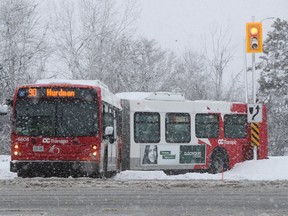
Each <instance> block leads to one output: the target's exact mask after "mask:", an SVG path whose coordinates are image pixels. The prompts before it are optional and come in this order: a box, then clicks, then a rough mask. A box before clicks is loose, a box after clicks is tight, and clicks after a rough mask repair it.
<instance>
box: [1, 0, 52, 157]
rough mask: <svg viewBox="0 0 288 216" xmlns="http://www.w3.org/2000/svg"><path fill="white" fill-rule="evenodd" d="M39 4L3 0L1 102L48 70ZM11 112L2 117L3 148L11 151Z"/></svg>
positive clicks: (27, 0) (23, 0)
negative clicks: (46, 67) (16, 89)
mask: <svg viewBox="0 0 288 216" xmlns="http://www.w3.org/2000/svg"><path fill="white" fill-rule="evenodd" d="M37 10H38V5H37V4H36V3H34V2H33V1H29V0H3V1H1V2H0V103H3V102H4V100H5V98H10V97H12V94H13V92H14V90H15V88H16V87H17V86H18V85H21V84H27V83H31V82H34V81H35V80H37V79H38V78H41V77H42V76H43V75H44V72H45V66H46V61H47V58H48V57H49V49H48V46H47V43H46V41H45V40H46V31H47V26H43V25H41V24H40V20H39V19H40V17H39V14H38V11H37ZM9 123H10V120H9V116H5V117H1V128H0V137H1V138H0V142H1V143H2V145H1V148H0V151H1V152H4V153H8V152H9V151H10V145H9V131H10V124H9Z"/></svg>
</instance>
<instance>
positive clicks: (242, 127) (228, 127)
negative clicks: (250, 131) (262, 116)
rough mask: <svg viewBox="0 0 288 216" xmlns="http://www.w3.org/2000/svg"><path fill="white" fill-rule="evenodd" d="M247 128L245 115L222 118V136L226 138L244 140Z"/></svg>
mask: <svg viewBox="0 0 288 216" xmlns="http://www.w3.org/2000/svg"><path fill="white" fill-rule="evenodd" d="M247 126H248V123H247V115H243V114H234V115H225V116H224V136H225V137H226V138H246V137H247Z"/></svg>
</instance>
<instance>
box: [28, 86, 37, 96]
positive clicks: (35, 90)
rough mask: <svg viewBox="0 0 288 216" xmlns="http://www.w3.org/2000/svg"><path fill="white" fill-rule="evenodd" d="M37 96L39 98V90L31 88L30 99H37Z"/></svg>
mask: <svg viewBox="0 0 288 216" xmlns="http://www.w3.org/2000/svg"><path fill="white" fill-rule="evenodd" d="M36 96H37V89H36V88H29V92H28V97H36Z"/></svg>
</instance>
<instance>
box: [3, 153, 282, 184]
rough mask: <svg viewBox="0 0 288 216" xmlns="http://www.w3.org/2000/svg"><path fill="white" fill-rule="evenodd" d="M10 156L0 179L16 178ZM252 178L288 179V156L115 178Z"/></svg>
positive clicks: (237, 179)
mask: <svg viewBox="0 0 288 216" xmlns="http://www.w3.org/2000/svg"><path fill="white" fill-rule="evenodd" d="M9 163H10V156H8V155H0V179H14V178H15V177H17V175H16V174H15V173H11V172H10V168H9ZM189 179H196V180H235V181H241V180H252V181H277V180H288V156H283V157H269V159H267V160H251V161H245V162H243V163H240V164H237V165H236V166H235V167H234V168H233V169H231V170H229V171H227V172H225V173H223V174H222V173H219V174H208V173H186V174H182V175H166V174H165V173H164V172H162V171H123V172H121V173H119V174H117V175H116V176H115V180H119V181H125V180H189Z"/></svg>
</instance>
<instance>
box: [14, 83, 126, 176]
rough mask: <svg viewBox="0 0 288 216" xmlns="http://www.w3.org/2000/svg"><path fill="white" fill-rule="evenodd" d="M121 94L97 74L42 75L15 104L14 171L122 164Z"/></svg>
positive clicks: (91, 171)
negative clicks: (95, 76) (68, 77)
mask: <svg viewBox="0 0 288 216" xmlns="http://www.w3.org/2000/svg"><path fill="white" fill-rule="evenodd" d="M120 113H121V107H120V100H119V99H117V98H116V97H115V95H113V94H112V93H111V92H110V91H109V89H108V87H107V86H106V85H104V84H103V83H101V82H100V81H97V80H91V81H87V80H85V81H84V80H83V81H81V80H40V81H38V82H36V83H35V84H30V85H24V86H21V87H18V88H17V89H16V91H15V94H14V99H13V104H12V133H11V163H10V170H11V172H17V174H18V176H21V177H30V176H43V175H45V176H47V175H48V176H51V175H53V176H55V175H61V176H63V175H67V176H69V175H71V176H103V175H106V174H107V173H113V172H116V171H117V169H119V164H118V162H119V161H118V160H117V158H118V154H119V148H120V144H121V138H120V133H121V130H120V129H121V128H120V116H121V115H120Z"/></svg>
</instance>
